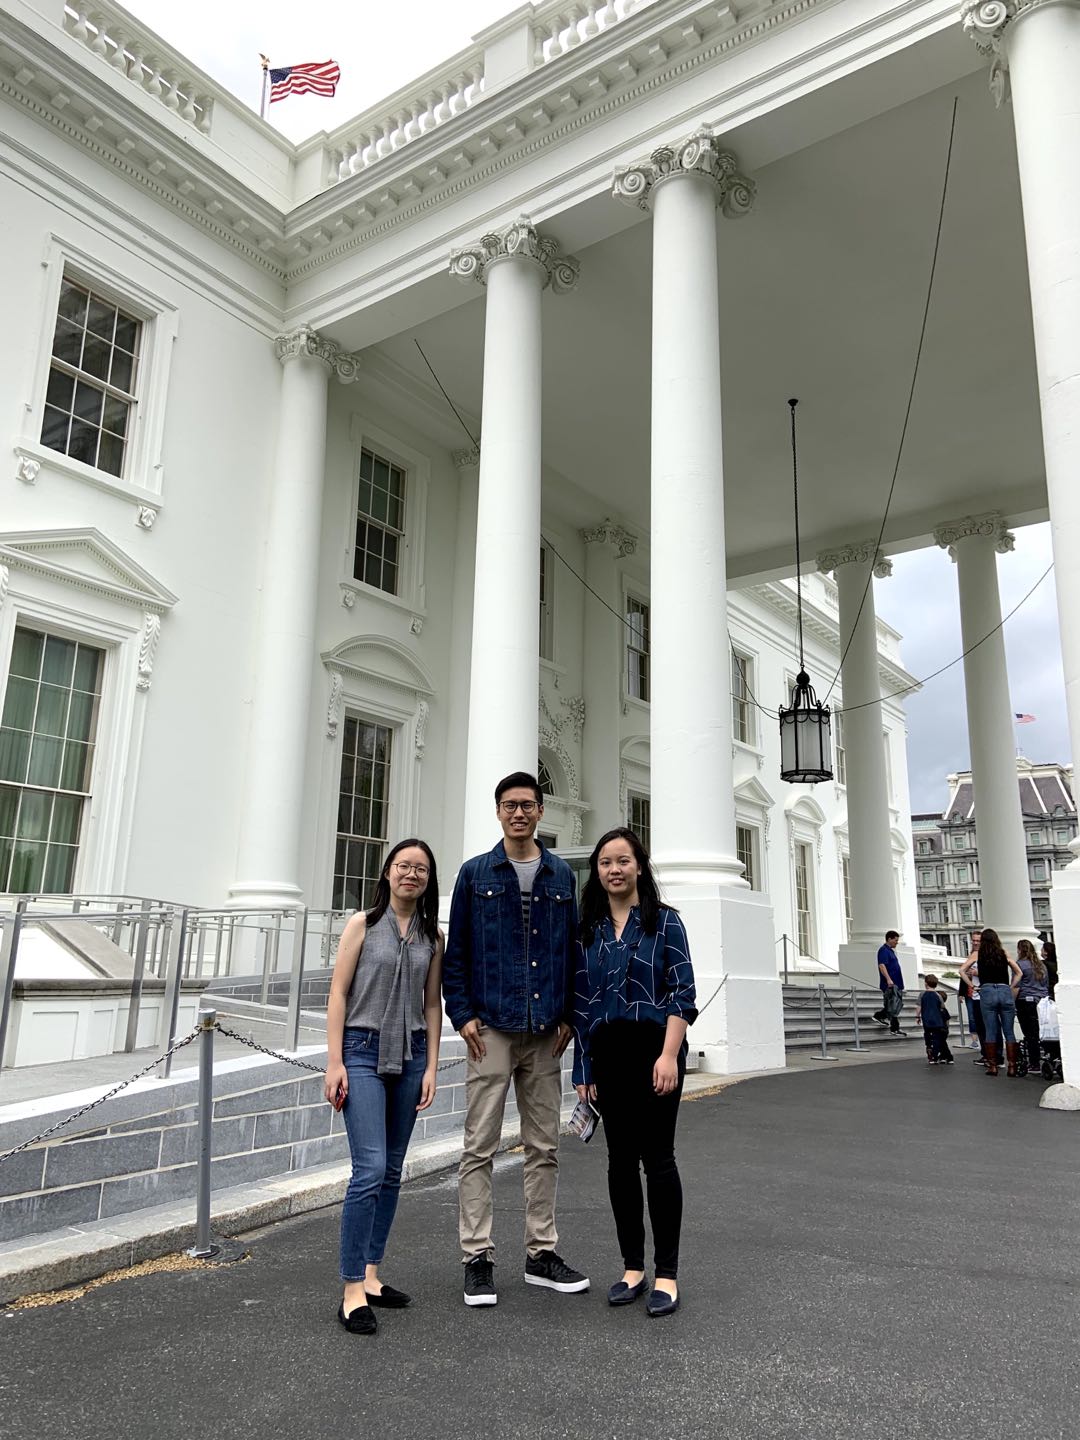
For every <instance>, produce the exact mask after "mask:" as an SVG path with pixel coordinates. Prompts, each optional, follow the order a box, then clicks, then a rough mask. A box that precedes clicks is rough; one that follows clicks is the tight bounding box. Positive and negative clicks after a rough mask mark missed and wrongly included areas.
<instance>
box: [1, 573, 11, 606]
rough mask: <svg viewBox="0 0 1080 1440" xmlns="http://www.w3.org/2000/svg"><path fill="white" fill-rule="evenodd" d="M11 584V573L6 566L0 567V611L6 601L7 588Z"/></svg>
mask: <svg viewBox="0 0 1080 1440" xmlns="http://www.w3.org/2000/svg"><path fill="white" fill-rule="evenodd" d="M10 584H11V571H10V570H9V569H8V567H7V566H6V565H0V610H2V609H3V608H4V601H5V600H6V599H7V592H8V586H9V585H10Z"/></svg>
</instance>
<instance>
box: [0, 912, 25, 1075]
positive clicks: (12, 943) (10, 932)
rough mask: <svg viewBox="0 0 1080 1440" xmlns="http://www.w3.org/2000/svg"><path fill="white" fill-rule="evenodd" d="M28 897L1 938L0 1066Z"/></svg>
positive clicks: (8, 919) (6, 921)
mask: <svg viewBox="0 0 1080 1440" xmlns="http://www.w3.org/2000/svg"><path fill="white" fill-rule="evenodd" d="M29 903H30V897H29V896H28V895H20V897H19V899H18V900H17V901H16V902H15V908H14V910H12V912H11V914H10V915H8V916H7V917H6V918H5V920H4V929H3V935H2V936H0V1066H2V1065H3V1063H4V1045H5V1043H6V1041H7V1032H8V1017H9V1016H10V1014H11V986H12V982H13V981H14V979H15V960H16V957H17V956H18V953H19V935H20V933H21V931H22V927H23V921H24V920H25V919H26V907H27V905H28V904H29Z"/></svg>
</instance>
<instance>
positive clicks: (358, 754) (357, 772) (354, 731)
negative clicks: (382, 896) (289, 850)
mask: <svg viewBox="0 0 1080 1440" xmlns="http://www.w3.org/2000/svg"><path fill="white" fill-rule="evenodd" d="M392 742H393V732H392V731H391V729H390V727H389V726H388V725H379V724H376V723H375V722H373V721H370V720H364V719H361V718H360V717H358V716H356V715H346V716H345V721H344V725H343V739H342V747H341V782H340V785H339V789H338V822H337V845H336V849H335V854H334V890H333V902H332V903H333V908H334V909H335V910H360V909H365V908H366V907H367V906H369V905H370V904H371V902H372V900H373V898H374V895H375V886H376V885H377V883H378V880H379V873H380V871H381V870H382V865H383V859H384V857H385V855H386V840H387V834H388V825H389V813H390V752H391V747H392Z"/></svg>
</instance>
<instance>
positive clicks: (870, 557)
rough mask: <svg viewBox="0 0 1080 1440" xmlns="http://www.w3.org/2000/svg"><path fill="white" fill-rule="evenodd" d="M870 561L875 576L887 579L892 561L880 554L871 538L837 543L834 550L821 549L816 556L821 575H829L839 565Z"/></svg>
mask: <svg viewBox="0 0 1080 1440" xmlns="http://www.w3.org/2000/svg"><path fill="white" fill-rule="evenodd" d="M871 561H873V565H874V574H875V575H876V576H877V578H878V579H879V580H887V579H888V577H889V576H890V575H891V574H892V561H891V560H890V559H888V557H887V556H885V555H882V553H881V551H880V550H879V549H878V548H877V546H876V545H875V544H874V542H873V540H854V541H852V543H851V544H850V545H838V546H837V547H836V549H835V550H822V552H821V554H820V555H819V556H818V557H817V568H818V569H819V570H820V571H821V573H822V574H823V575H831V574H832V573H833V572H834V571H836V570H839V568H840V566H841V565H869V564H870V562H871Z"/></svg>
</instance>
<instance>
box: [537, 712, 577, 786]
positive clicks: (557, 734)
mask: <svg viewBox="0 0 1080 1440" xmlns="http://www.w3.org/2000/svg"><path fill="white" fill-rule="evenodd" d="M573 698H574V699H579V698H580V697H573ZM584 705H585V702H584V701H583V700H582V701H581V710H580V714H581V723H582V724H584ZM539 710H540V713H539V720H540V726H539V735H538V737H537V738H538V740H539V743H540V745H541V746H542V747H543V748H544V749H546V750H550V751H551V752H552V754H553V755H554V756H555V758H556V759H557V760H558V762H559V764H560V765H561V766H562V768H563V770H564V772H565V774H566V788H567V789H568V790H569V792H570V794H569V796H568V797H567V798H568V799H570V800H580V799H581V786H580V785H579V783H578V777H577V767H576V765H575V764H574V761H573V759H572V758H571V755H570V751H569V750H568V749H567V746H566V740H565V737H564V732H565V731H566V730H567V729H569V730H570V733H571V734H572V735H573V734H574V729H575V721H574V714H573V713H567V714H565V715H560V716H558V718H556V716H555V715H554V714H552V711H551V709H550V707H549V705H548V703H547V697H546V696H545V694H544V688H543V686H542V685H541V687H540V707H539ZM579 737H580V732H578V737H576V738H579Z"/></svg>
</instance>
